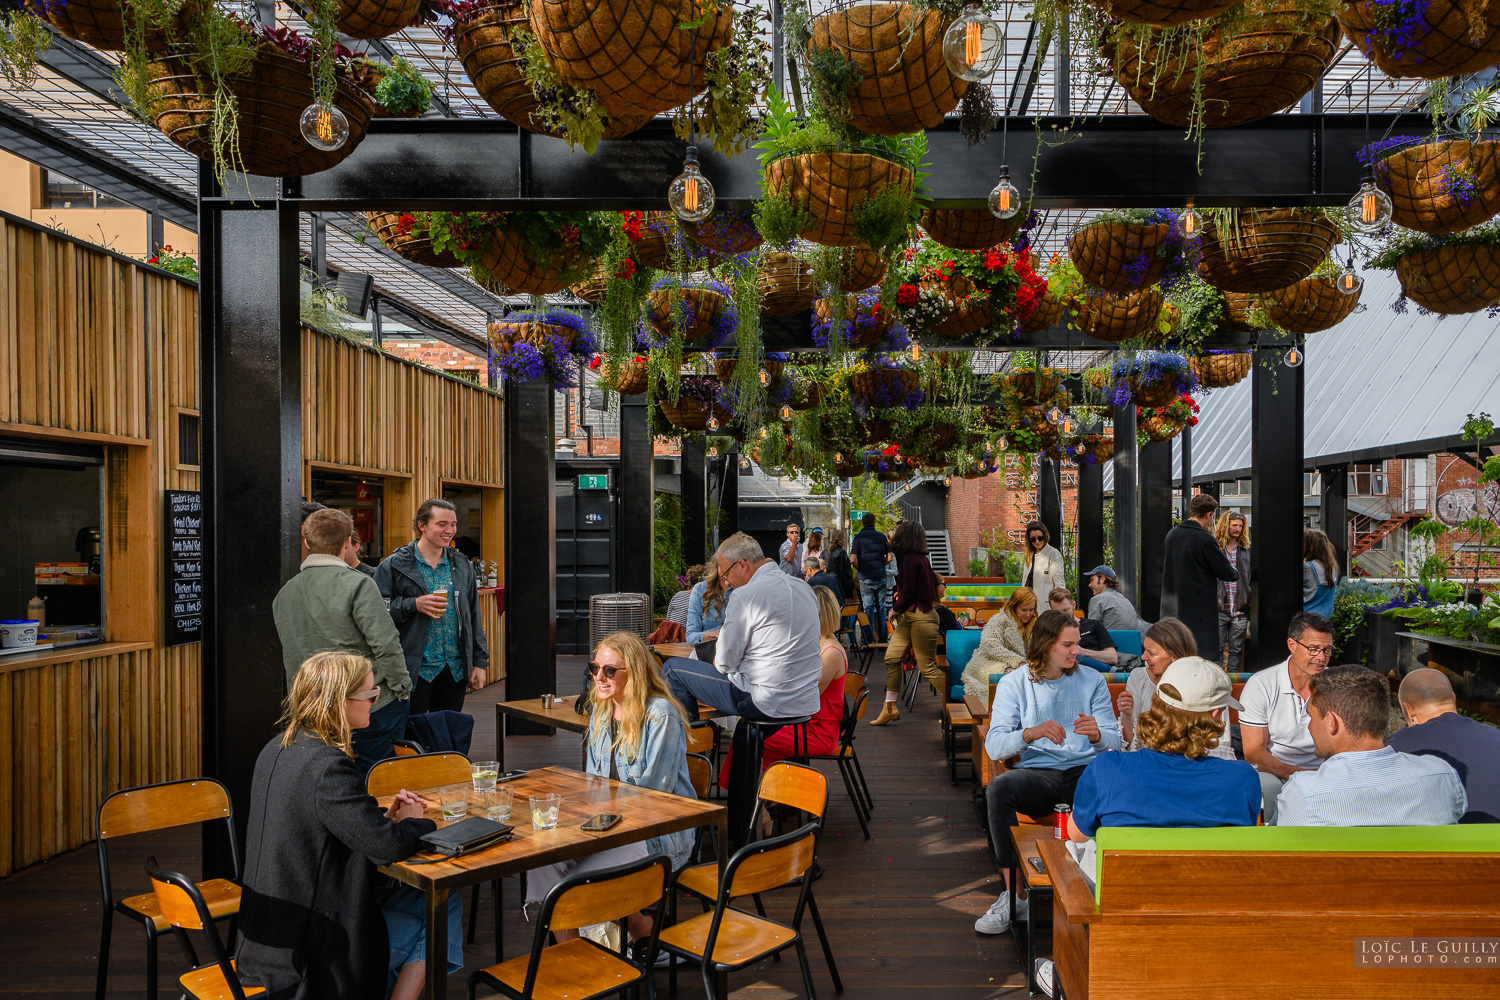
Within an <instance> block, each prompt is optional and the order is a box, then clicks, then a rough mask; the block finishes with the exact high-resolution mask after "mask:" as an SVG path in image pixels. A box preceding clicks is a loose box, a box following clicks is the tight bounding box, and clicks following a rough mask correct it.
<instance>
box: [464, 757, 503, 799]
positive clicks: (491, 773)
mask: <svg viewBox="0 0 1500 1000" xmlns="http://www.w3.org/2000/svg"><path fill="white" fill-rule="evenodd" d="M471 770H472V773H473V776H474V791H476V792H488V791H491V790H492V789H494V787H495V779H496V778H498V777H499V776H500V762H499V761H498V760H476V761H475V762H474V763H473V765H472V766H471Z"/></svg>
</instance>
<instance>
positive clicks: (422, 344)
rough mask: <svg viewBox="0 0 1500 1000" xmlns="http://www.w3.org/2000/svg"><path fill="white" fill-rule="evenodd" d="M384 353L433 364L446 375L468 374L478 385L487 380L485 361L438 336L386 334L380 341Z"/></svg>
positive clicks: (486, 382)
mask: <svg viewBox="0 0 1500 1000" xmlns="http://www.w3.org/2000/svg"><path fill="white" fill-rule="evenodd" d="M382 346H383V347H384V348H385V352H386V353H387V354H391V355H394V356H395V357H398V358H402V359H404V360H406V361H412V362H415V363H416V364H419V365H426V366H427V367H428V368H436V369H437V370H438V371H444V372H447V373H449V374H450V375H459V376H462V377H464V378H472V379H474V380H475V381H477V382H478V383H479V384H480V385H483V386H488V385H489V384H490V379H489V372H488V370H487V369H488V367H489V366H488V365H487V364H486V363H485V361H484V359H483V358H479V357H475V356H474V355H473V354H470V353H469V352H468V351H466V350H464V349H463V348H461V347H454V346H453V345H452V344H445V343H443V342H442V341H441V340H395V339H391V338H386V340H385V341H384V343H383V345H382Z"/></svg>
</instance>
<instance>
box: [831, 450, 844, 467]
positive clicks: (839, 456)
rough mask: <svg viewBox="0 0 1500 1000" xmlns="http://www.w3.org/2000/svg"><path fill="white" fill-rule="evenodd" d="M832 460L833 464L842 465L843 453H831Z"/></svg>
mask: <svg viewBox="0 0 1500 1000" xmlns="http://www.w3.org/2000/svg"><path fill="white" fill-rule="evenodd" d="M833 460H834V461H835V462H837V463H838V464H840V465H843V464H844V453H843V452H841V451H836V452H834V453H833Z"/></svg>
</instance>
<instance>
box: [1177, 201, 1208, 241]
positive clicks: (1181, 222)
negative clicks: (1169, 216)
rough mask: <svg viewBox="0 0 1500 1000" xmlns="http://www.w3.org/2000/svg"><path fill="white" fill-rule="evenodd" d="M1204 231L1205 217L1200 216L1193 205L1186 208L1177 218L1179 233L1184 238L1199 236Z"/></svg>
mask: <svg viewBox="0 0 1500 1000" xmlns="http://www.w3.org/2000/svg"><path fill="white" fill-rule="evenodd" d="M1202 229H1203V216H1201V215H1199V214H1198V210H1197V209H1196V208H1194V207H1193V206H1191V205H1189V206H1188V207H1187V208H1184V209H1183V210H1182V214H1181V215H1179V216H1178V217H1177V232H1178V233H1179V234H1181V235H1183V236H1189V237H1192V236H1197V235H1198V233H1199V232H1200V231H1201V230H1202Z"/></svg>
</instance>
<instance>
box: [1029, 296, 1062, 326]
mask: <svg viewBox="0 0 1500 1000" xmlns="http://www.w3.org/2000/svg"><path fill="white" fill-rule="evenodd" d="M1063 308H1064V307H1063V302H1062V300H1061V299H1059V298H1058V297H1057V296H1056V295H1053V294H1052V292H1051V291H1050V290H1049V291H1048V292H1047V293H1046V294H1044V295H1043V296H1042V297H1041V298H1040V299H1037V301H1036V305H1035V307H1034V308H1033V309H1032V310H1031V315H1030V316H1028V317H1027V318H1026V322H1024V323H1022V324H1021V325H1020V327H1019V328H1018V329H1019V330H1020V332H1021V333H1038V332H1040V331H1042V330H1045V329H1047V328H1048V327H1050V326H1052V325H1054V324H1055V323H1056V322H1057V321H1058V320H1060V319H1062V314H1063Z"/></svg>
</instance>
